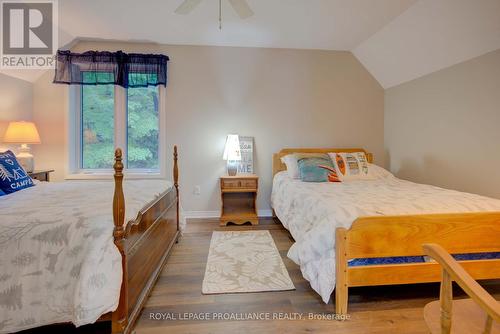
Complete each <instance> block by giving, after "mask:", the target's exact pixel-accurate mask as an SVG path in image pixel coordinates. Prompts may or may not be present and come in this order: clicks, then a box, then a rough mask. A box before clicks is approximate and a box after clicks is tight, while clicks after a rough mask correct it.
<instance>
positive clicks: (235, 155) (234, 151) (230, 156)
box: [223, 135, 241, 161]
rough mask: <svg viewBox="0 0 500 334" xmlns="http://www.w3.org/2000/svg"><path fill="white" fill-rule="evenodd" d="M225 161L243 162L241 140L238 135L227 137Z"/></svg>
mask: <svg viewBox="0 0 500 334" xmlns="http://www.w3.org/2000/svg"><path fill="white" fill-rule="evenodd" d="M223 159H224V160H233V161H234V160H241V152H240V138H239V137H238V135H227V138H226V146H225V148H224V156H223Z"/></svg>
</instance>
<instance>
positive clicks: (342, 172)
mask: <svg viewBox="0 0 500 334" xmlns="http://www.w3.org/2000/svg"><path fill="white" fill-rule="evenodd" d="M328 155H329V156H330V159H332V162H333V165H334V166H335V170H336V171H337V175H338V177H339V179H340V180H341V181H342V182H343V181H350V180H374V179H375V177H374V176H373V175H372V174H371V173H370V168H369V163H368V159H367V158H366V154H365V153H364V152H353V153H346V152H341V153H328Z"/></svg>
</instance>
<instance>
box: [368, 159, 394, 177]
mask: <svg viewBox="0 0 500 334" xmlns="http://www.w3.org/2000/svg"><path fill="white" fill-rule="evenodd" d="M368 168H369V170H370V174H371V175H372V176H373V177H374V178H375V179H383V178H387V177H394V175H393V174H392V173H391V172H389V171H388V170H387V169H385V168H382V167H380V166H377V165H374V164H370V163H369V164H368Z"/></svg>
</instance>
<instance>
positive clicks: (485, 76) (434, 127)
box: [385, 50, 500, 198]
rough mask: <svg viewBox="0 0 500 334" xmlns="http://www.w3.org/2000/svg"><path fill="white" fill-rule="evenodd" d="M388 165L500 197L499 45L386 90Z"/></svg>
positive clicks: (409, 175)
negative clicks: (492, 50)
mask: <svg viewBox="0 0 500 334" xmlns="http://www.w3.org/2000/svg"><path fill="white" fill-rule="evenodd" d="M385 147H386V150H387V152H388V156H389V161H390V168H391V170H392V171H393V172H395V173H396V174H397V175H398V176H400V177H402V178H406V179H410V180H412V181H416V182H423V183H430V184H434V185H438V186H442V187H447V188H453V189H458V190H462V191H468V192H474V193H478V194H483V195H487V196H493V197H497V198H500V177H499V175H500V172H499V171H500V169H499V166H500V50H497V51H494V52H491V53H488V54H486V55H484V56H481V57H477V58H474V59H472V60H469V61H467V62H464V63H461V64H458V65H455V66H452V67H450V68H447V69H444V70H441V71H439V72H435V73H433V74H430V75H427V76H425V77H422V78H420V79H416V80H414V81H411V82H408V83H405V84H402V85H400V86H397V87H394V88H390V89H388V90H386V92H385Z"/></svg>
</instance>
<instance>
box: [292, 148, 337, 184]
mask: <svg viewBox="0 0 500 334" xmlns="http://www.w3.org/2000/svg"><path fill="white" fill-rule="evenodd" d="M297 165H298V167H299V175H300V180H301V181H304V182H339V181H340V180H339V179H338V177H337V174H336V170H335V167H334V166H333V164H332V161H331V160H330V158H329V157H328V155H326V154H323V155H321V156H315V157H298V159H297Z"/></svg>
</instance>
